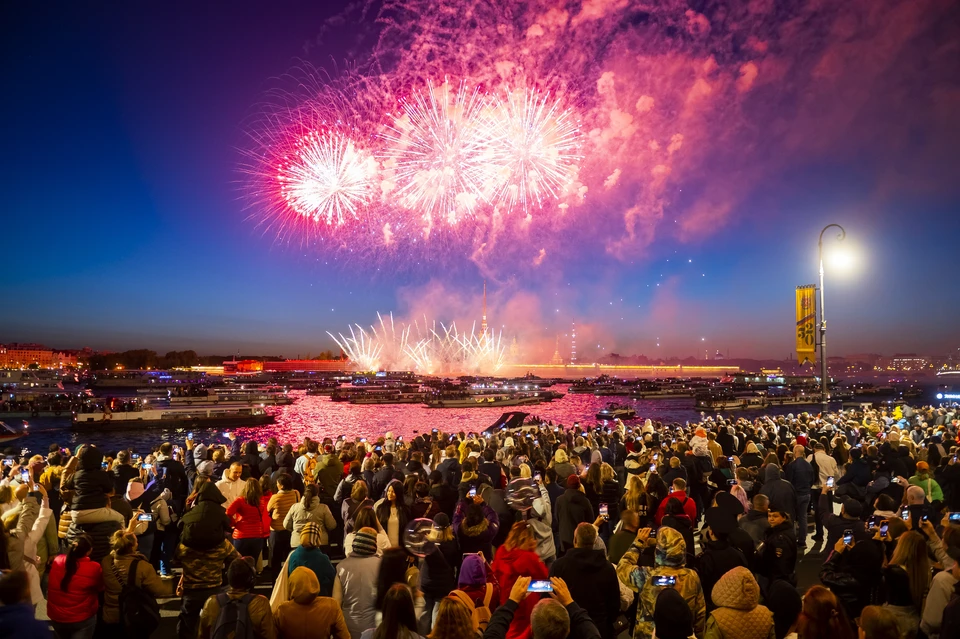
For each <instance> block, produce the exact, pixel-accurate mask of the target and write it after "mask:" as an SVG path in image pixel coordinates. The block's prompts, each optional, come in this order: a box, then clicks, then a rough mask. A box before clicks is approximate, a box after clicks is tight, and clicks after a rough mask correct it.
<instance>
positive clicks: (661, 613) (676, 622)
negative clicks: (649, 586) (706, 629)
mask: <svg viewBox="0 0 960 639" xmlns="http://www.w3.org/2000/svg"><path fill="white" fill-rule="evenodd" d="M653 623H654V626H655V627H656V634H657V638H658V639H687V637H689V636H690V635H692V634H693V612H691V610H690V606H688V605H687V602H686V601H685V600H684V599H683V595H681V594H680V593H679V592H678V591H677V590H676V589H674V588H664V589H663V590H661V591H660V594H659V595H657V601H656V603H655V604H654V608H653Z"/></svg>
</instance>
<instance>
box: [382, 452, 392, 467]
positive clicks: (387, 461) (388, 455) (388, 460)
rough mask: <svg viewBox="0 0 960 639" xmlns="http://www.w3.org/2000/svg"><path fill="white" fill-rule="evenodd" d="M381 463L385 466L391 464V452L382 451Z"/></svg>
mask: <svg viewBox="0 0 960 639" xmlns="http://www.w3.org/2000/svg"><path fill="white" fill-rule="evenodd" d="M383 463H384V465H386V466H393V453H384V454H383Z"/></svg>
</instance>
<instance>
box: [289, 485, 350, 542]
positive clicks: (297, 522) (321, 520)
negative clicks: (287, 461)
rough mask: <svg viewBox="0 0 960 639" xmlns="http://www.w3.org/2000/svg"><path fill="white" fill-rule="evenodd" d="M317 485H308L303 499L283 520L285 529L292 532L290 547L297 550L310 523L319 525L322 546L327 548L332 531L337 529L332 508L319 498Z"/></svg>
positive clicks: (292, 507)
mask: <svg viewBox="0 0 960 639" xmlns="http://www.w3.org/2000/svg"><path fill="white" fill-rule="evenodd" d="M317 490H318V488H317V485H316V484H312V483H310V484H307V486H306V488H304V491H303V497H302V498H301V499H300V501H299V502H297V503H296V504H294V505H293V506H291V507H290V510H288V511H287V516H286V517H284V519H283V527H284V528H285V529H286V530H289V531H290V532H291V535H290V546H291V547H292V548H296V547H297V546H298V545H299V544H300V532H301V531H302V530H303V527H304V526H305V525H306V524H307V523H308V522H313V523H315V524H317V526H318V527H319V528H320V540H321V543H320V545H321V546H322V547H326V546H327V545H328V544H329V543H330V541H329V539H330V537H329V534H330V531H331V530H333V529H334V528H336V526H337V521H336V519H334V518H333V513H331V512H330V508H329V507H328V506H327V505H326V504H324V503H322V502H321V501H320V499H319V498H318V497H317Z"/></svg>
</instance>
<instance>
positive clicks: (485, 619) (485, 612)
mask: <svg viewBox="0 0 960 639" xmlns="http://www.w3.org/2000/svg"><path fill="white" fill-rule="evenodd" d="M492 598H493V584H490V583H488V584H487V594H485V595H484V596H483V605H482V606H477V607H476V608H474V609H473V621H474V622H475V623H476V625H477V627H478V628H479V629H480V633H481V634H483V633H484V632H486V631H487V626H488V625H490V617H492V616H493V615H492V614H491V613H490V599H492Z"/></svg>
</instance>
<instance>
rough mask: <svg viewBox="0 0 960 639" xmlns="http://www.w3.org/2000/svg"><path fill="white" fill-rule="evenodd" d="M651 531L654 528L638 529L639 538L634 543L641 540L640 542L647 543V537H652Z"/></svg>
mask: <svg viewBox="0 0 960 639" xmlns="http://www.w3.org/2000/svg"><path fill="white" fill-rule="evenodd" d="M651 531H652V528H641V529H640V530H638V531H637V540H636V542H634V543H637V542H639V543H641V544H643V543H646V541H647V539H649V538H650V532H651Z"/></svg>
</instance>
